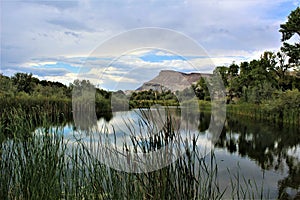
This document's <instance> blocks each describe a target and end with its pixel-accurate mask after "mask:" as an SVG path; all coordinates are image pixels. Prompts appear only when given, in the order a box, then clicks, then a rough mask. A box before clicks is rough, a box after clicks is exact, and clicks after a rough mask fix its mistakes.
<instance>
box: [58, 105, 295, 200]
mask: <svg viewBox="0 0 300 200" xmlns="http://www.w3.org/2000/svg"><path fill="white" fill-rule="evenodd" d="M167 113H168V114H170V115H171V116H172V117H173V118H172V121H173V122H172V123H173V125H172V129H173V130H177V132H176V131H175V132H176V134H177V135H180V137H181V140H182V141H183V144H186V142H185V141H188V142H189V143H192V140H191V138H193V137H195V136H196V137H197V138H198V140H197V147H198V148H199V150H200V152H201V155H203V157H209V156H210V152H211V151H213V152H214V155H215V159H216V165H217V167H218V176H217V178H218V181H219V184H220V187H221V189H225V188H230V187H231V184H230V181H231V180H232V179H233V177H234V179H239V182H240V183H241V184H244V183H247V182H250V181H254V183H255V186H253V190H254V189H255V188H256V190H258V191H257V192H258V193H259V192H260V190H261V189H263V194H264V196H265V197H269V198H271V199H274V198H277V197H278V196H290V197H295V196H296V194H297V193H299V192H300V135H299V127H285V128H284V129H282V128H279V127H276V126H274V125H270V124H267V123H265V122H257V121H252V120H249V119H247V118H243V117H241V116H228V115H227V116H226V120H225V121H224V126H223V127H222V129H221V131H220V133H219V134H217V135H216V134H215V133H211V132H210V122H211V120H212V116H211V114H210V112H204V111H203V112H189V113H188V115H186V114H185V113H184V112H183V111H182V110H180V109H176V108H170V109H168V110H167V109H165V108H163V107H157V108H152V109H150V110H149V109H134V110H131V111H120V112H115V113H113V117H112V118H111V119H110V120H109V121H106V120H105V119H104V118H100V119H98V120H97V121H92V120H89V121H87V120H86V118H84V117H83V118H82V121H80V120H79V121H78V120H77V122H79V123H77V124H76V125H74V124H68V125H65V126H63V127H60V128H61V129H62V130H63V132H64V136H65V139H67V140H69V141H72V140H74V138H76V140H78V138H80V139H83V140H84V141H86V142H87V143H85V144H89V145H91V143H90V142H89V141H90V138H91V136H92V138H93V140H94V141H99V140H101V143H102V144H103V143H105V144H108V145H111V146H112V147H113V149H114V150H116V149H119V150H120V151H121V150H122V149H124V148H128V149H129V151H130V150H132V151H133V149H134V148H133V146H134V145H133V143H134V142H135V143H137V144H138V145H140V147H141V149H143V147H145V148H146V149H147V148H150V146H151V145H149V144H150V139H149V138H153V136H154V135H156V134H159V133H160V131H161V130H163V129H164V128H166V127H164V124H165V123H166V121H167V120H168V117H167V116H168V115H167ZM87 122H88V123H89V124H87ZM80 123H81V124H80ZM83 132H84V133H85V134H82V133H83ZM99 132H101V133H103V132H105V133H106V134H105V137H102V136H100V135H99V134H97V133H99ZM145 133H147V134H145ZM149 133H150V134H149ZM174 138H176V137H174ZM104 140H105V141H104ZM124 143H126V144H127V145H126V147H125V146H124ZM166 145H167V143H166ZM91 146H92V145H91ZM105 147H107V146H105ZM94 148H95V147H94ZM98 148H99V147H98ZM160 148H162V147H160ZM177 148H179V149H184V147H183V145H182V144H181V143H180V144H179V146H177ZM128 149H127V151H128ZM152 150H153V149H152ZM156 150H157V149H156ZM137 151H138V150H137ZM145 151H146V152H149V151H151V149H148V151H147V150H145ZM140 153H143V152H140ZM102 159H105V158H102ZM175 160H176V157H174V158H173V160H172V161H175ZM105 162H106V161H105V160H104V163H105ZM167 164H168V163H165V165H167ZM157 167H163V166H157ZM252 183H253V182H252ZM230 193H231V190H226V193H225V197H230ZM298 195H299V194H298Z"/></svg>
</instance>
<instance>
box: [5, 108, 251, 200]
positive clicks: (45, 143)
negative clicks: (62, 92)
mask: <svg viewBox="0 0 300 200" xmlns="http://www.w3.org/2000/svg"><path fill="white" fill-rule="evenodd" d="M2 117H3V116H2ZM8 117H9V118H11V119H9V120H11V121H14V122H15V124H14V126H11V127H10V129H11V130H10V131H11V132H14V133H15V134H14V137H10V138H7V137H5V136H4V135H3V133H4V132H3V130H4V129H6V128H7V127H5V124H3V120H1V123H0V134H1V137H2V138H5V139H3V140H2V141H1V144H0V159H1V162H0V199H222V197H223V195H224V192H225V190H224V189H223V190H221V189H220V187H219V184H218V179H217V176H218V168H217V165H216V162H215V161H216V159H215V156H214V154H213V153H211V154H209V156H206V157H202V156H201V155H200V152H198V150H197V148H196V147H195V145H196V143H197V141H196V139H195V138H194V140H193V141H192V143H191V144H192V148H190V146H188V145H186V146H185V147H184V149H185V151H186V152H185V154H184V156H181V157H180V158H179V159H178V160H176V161H175V162H173V163H171V164H170V165H168V166H166V167H164V168H162V169H159V170H156V171H152V172H145V173H127V172H123V171H117V170H115V169H112V168H110V167H108V166H107V165H105V164H103V163H102V162H101V160H100V159H99V156H98V155H97V152H98V151H97V149H96V148H95V149H91V148H88V147H87V145H86V143H85V140H82V139H77V140H68V139H67V138H65V136H64V133H63V130H62V129H58V128H55V129H54V128H51V125H50V124H49V122H48V120H47V117H46V116H45V117H43V116H40V119H39V120H41V124H42V127H43V128H41V129H38V130H36V131H34V130H33V126H34V121H35V120H36V119H35V118H34V116H31V117H28V114H27V113H24V111H22V110H15V111H14V112H13V113H11V115H9V116H8ZM167 123H172V122H171V121H167ZM167 127H169V128H166V129H164V131H166V132H168V131H172V130H171V128H170V127H172V126H171V124H167ZM103 134H105V133H103ZM159 137H160V136H159ZM161 137H163V134H162V135H161ZM93 139H94V138H93V135H90V137H89V140H91V141H92V140H93ZM164 141H165V140H164V138H160V139H159V138H158V140H156V144H154V146H156V147H157V146H158V145H161V146H162V145H163V142H164ZM95 142H96V141H95ZM98 142H99V141H98ZM157 143H161V144H157ZM133 148H143V146H141V145H138V144H137V143H135V146H134V147H133ZM140 150H141V151H145V149H140ZM114 162H118V160H114ZM233 182H235V180H234V179H233ZM235 184H236V183H233V185H235ZM237 184H238V183H237ZM239 192H240V191H236V190H235V191H234V192H233V194H232V197H236V196H237V195H236V194H239ZM238 197H239V196H238ZM250 197H251V196H250ZM255 197H256V196H255Z"/></svg>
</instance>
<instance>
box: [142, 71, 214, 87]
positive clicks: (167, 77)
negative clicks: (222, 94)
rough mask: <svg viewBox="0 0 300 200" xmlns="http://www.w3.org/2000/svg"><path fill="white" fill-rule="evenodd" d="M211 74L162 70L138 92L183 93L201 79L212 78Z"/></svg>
mask: <svg viewBox="0 0 300 200" xmlns="http://www.w3.org/2000/svg"><path fill="white" fill-rule="evenodd" d="M210 76H211V74H204V73H188V74H187V73H183V72H177V71H172V70H162V71H160V73H159V75H158V76H156V77H155V78H153V79H152V80H150V81H148V82H145V83H144V84H143V85H142V86H141V87H139V88H137V89H136V90H137V91H143V90H150V89H152V90H159V91H160V90H162V89H163V90H171V91H172V92H174V91H177V90H178V91H182V90H184V89H185V88H187V87H189V86H191V85H192V84H194V83H196V82H197V81H198V80H199V79H200V77H210Z"/></svg>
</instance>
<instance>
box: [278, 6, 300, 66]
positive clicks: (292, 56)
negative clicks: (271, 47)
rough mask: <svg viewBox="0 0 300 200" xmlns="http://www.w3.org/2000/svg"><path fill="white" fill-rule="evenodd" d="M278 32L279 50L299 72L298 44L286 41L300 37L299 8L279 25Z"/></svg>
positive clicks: (299, 54)
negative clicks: (280, 36) (280, 41)
mask: <svg viewBox="0 0 300 200" xmlns="http://www.w3.org/2000/svg"><path fill="white" fill-rule="evenodd" d="M279 31H280V32H281V33H282V38H281V40H282V42H283V46H282V48H281V50H282V51H283V52H284V53H286V55H287V56H288V57H289V63H290V64H291V65H293V66H295V67H297V68H298V70H299V64H300V43H299V42H298V43H294V44H289V43H287V41H288V40H290V39H291V38H292V37H293V36H294V35H298V37H299V36H300V7H297V8H296V9H295V10H294V11H292V12H291V13H290V15H289V16H288V20H287V22H286V23H284V24H281V25H280V30H279Z"/></svg>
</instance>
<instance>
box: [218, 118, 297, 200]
mask: <svg viewBox="0 0 300 200" xmlns="http://www.w3.org/2000/svg"><path fill="white" fill-rule="evenodd" d="M216 147H217V148H221V149H226V150H227V151H228V152H230V153H231V154H235V153H236V154H238V155H239V156H240V157H242V158H248V159H250V160H252V161H254V162H255V163H256V164H257V166H258V167H259V168H260V169H261V170H266V171H272V172H276V173H278V174H284V176H285V177H284V178H283V179H281V180H278V183H277V186H278V198H279V199H287V198H291V197H294V198H299V196H300V135H299V129H298V128H297V127H285V128H283V129H282V128H280V126H278V127H276V126H271V125H269V124H267V123H265V122H258V121H251V120H249V119H248V120H247V119H243V118H241V117H239V118H236V117H231V116H227V120H226V124H225V126H224V128H223V131H222V133H221V135H220V138H219V140H218V142H217V143H216Z"/></svg>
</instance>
